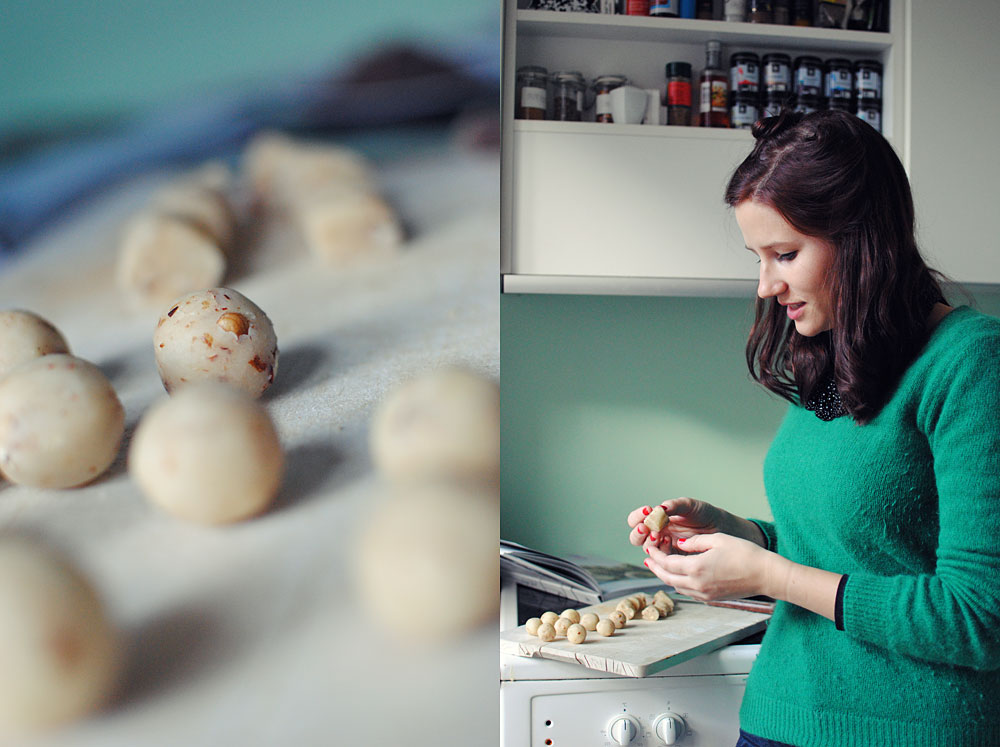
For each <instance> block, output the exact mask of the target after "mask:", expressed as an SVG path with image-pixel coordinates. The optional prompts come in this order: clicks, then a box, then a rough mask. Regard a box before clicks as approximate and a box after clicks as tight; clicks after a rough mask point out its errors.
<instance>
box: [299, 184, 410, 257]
mask: <svg viewBox="0 0 1000 747" xmlns="http://www.w3.org/2000/svg"><path fill="white" fill-rule="evenodd" d="M292 214H293V216H294V218H295V221H296V223H297V225H298V227H299V230H300V231H301V232H302V237H303V240H304V241H305V244H306V247H307V248H308V249H309V251H310V252H312V253H313V254H314V255H315V256H317V257H319V258H320V259H321V260H323V261H324V262H326V263H327V264H331V265H345V264H349V263H352V262H355V261H357V260H359V259H372V258H377V257H386V256H392V255H393V254H395V253H396V251H397V249H398V248H399V246H400V244H402V242H403V229H402V226H401V225H400V223H399V221H398V220H397V219H396V214H395V212H394V211H393V210H392V208H390V207H389V205H387V204H386V202H385V201H384V200H383V199H382V198H381V197H379V196H378V195H376V194H373V193H370V192H358V191H356V190H347V191H343V190H327V192H326V193H325V194H322V195H319V196H314V197H312V198H310V199H309V200H307V201H304V202H302V203H298V204H296V205H294V206H293V208H292Z"/></svg>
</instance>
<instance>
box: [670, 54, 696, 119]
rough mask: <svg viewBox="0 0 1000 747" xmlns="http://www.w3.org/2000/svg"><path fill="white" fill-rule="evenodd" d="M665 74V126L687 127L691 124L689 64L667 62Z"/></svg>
mask: <svg viewBox="0 0 1000 747" xmlns="http://www.w3.org/2000/svg"><path fill="white" fill-rule="evenodd" d="M665 73H666V76H667V124H668V125H682V126H687V125H689V124H691V64H690V63H688V62H668V63H667V65H666V69H665Z"/></svg>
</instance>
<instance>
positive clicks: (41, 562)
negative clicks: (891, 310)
mask: <svg viewBox="0 0 1000 747" xmlns="http://www.w3.org/2000/svg"><path fill="white" fill-rule="evenodd" d="M120 660H121V656H120V648H119V646H118V642H117V635H116V633H115V631H114V629H113V628H112V626H111V624H110V623H109V621H108V619H107V617H106V615H105V613H104V610H103V607H102V605H101V602H100V600H99V599H98V597H97V595H96V593H95V592H94V589H93V588H92V586H91V585H90V584H89V583H88V582H87V581H86V580H85V579H84V578H83V577H82V576H81V575H80V574H79V573H78V572H77V571H76V570H74V569H73V567H72V566H71V565H70V564H69V563H68V562H66V561H65V560H64V559H62V558H60V557H58V556H57V555H56V554H54V553H53V552H52V551H50V550H48V549H46V548H44V547H42V546H40V545H37V544H36V543H34V542H29V541H27V540H25V539H13V538H6V539H3V540H0V661H2V662H3V666H0V739H4V740H5V741H4V743H5V744H6V743H7V742H6V739H7V738H11V737H18V736H23V735H26V734H28V733H30V732H37V731H41V730H43V729H46V728H49V727H53V726H56V725H58V724H62V723H64V722H67V721H70V720H72V719H75V718H77V717H80V716H83V715H84V714H86V713H88V712H91V711H93V710H94V709H96V708H98V707H99V706H100V705H101V704H102V703H103V702H104V701H105V700H106V698H107V696H108V695H109V693H110V692H111V690H112V688H113V686H114V684H115V681H116V679H117V674H118V672H119V670H120Z"/></svg>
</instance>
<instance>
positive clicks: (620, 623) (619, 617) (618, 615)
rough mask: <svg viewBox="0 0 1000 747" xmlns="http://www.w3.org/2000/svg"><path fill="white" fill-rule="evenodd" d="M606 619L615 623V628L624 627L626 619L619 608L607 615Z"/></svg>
mask: <svg viewBox="0 0 1000 747" xmlns="http://www.w3.org/2000/svg"><path fill="white" fill-rule="evenodd" d="M608 619H609V620H610V621H611V622H613V623H614V624H615V627H616V628H624V627H625V621H626V618H625V613H623V612H622V611H621V610H615V611H614V612H612V613H611V614H610V615H608Z"/></svg>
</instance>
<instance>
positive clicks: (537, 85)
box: [514, 65, 629, 122]
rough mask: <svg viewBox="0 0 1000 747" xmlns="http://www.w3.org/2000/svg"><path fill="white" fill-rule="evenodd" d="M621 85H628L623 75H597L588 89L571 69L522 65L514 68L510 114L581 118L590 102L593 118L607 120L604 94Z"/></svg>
mask: <svg viewBox="0 0 1000 747" xmlns="http://www.w3.org/2000/svg"><path fill="white" fill-rule="evenodd" d="M624 85H629V79H628V78H626V77H625V76H624V75H599V76H597V78H595V79H594V81H593V82H592V84H591V85H590V86H589V90H588V85H587V81H586V79H585V78H584V77H583V75H582V74H581V73H579V72H577V71H575V70H569V71H564V72H554V73H549V72H548V70H546V69H545V68H544V67H540V66H537V65H526V66H524V67H520V68H518V70H517V85H516V88H515V94H514V96H515V103H514V117H515V118H517V119H553V120H558V121H561V122H581V121H583V112H584V110H586V109H588V108H590V106H593V107H594V121H595V122H611V121H612V116H611V106H610V102H609V97H608V95H609V94H610V93H611V91H612V90H614V89H615V88H618V87H619V86H624ZM550 94H551V95H550Z"/></svg>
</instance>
